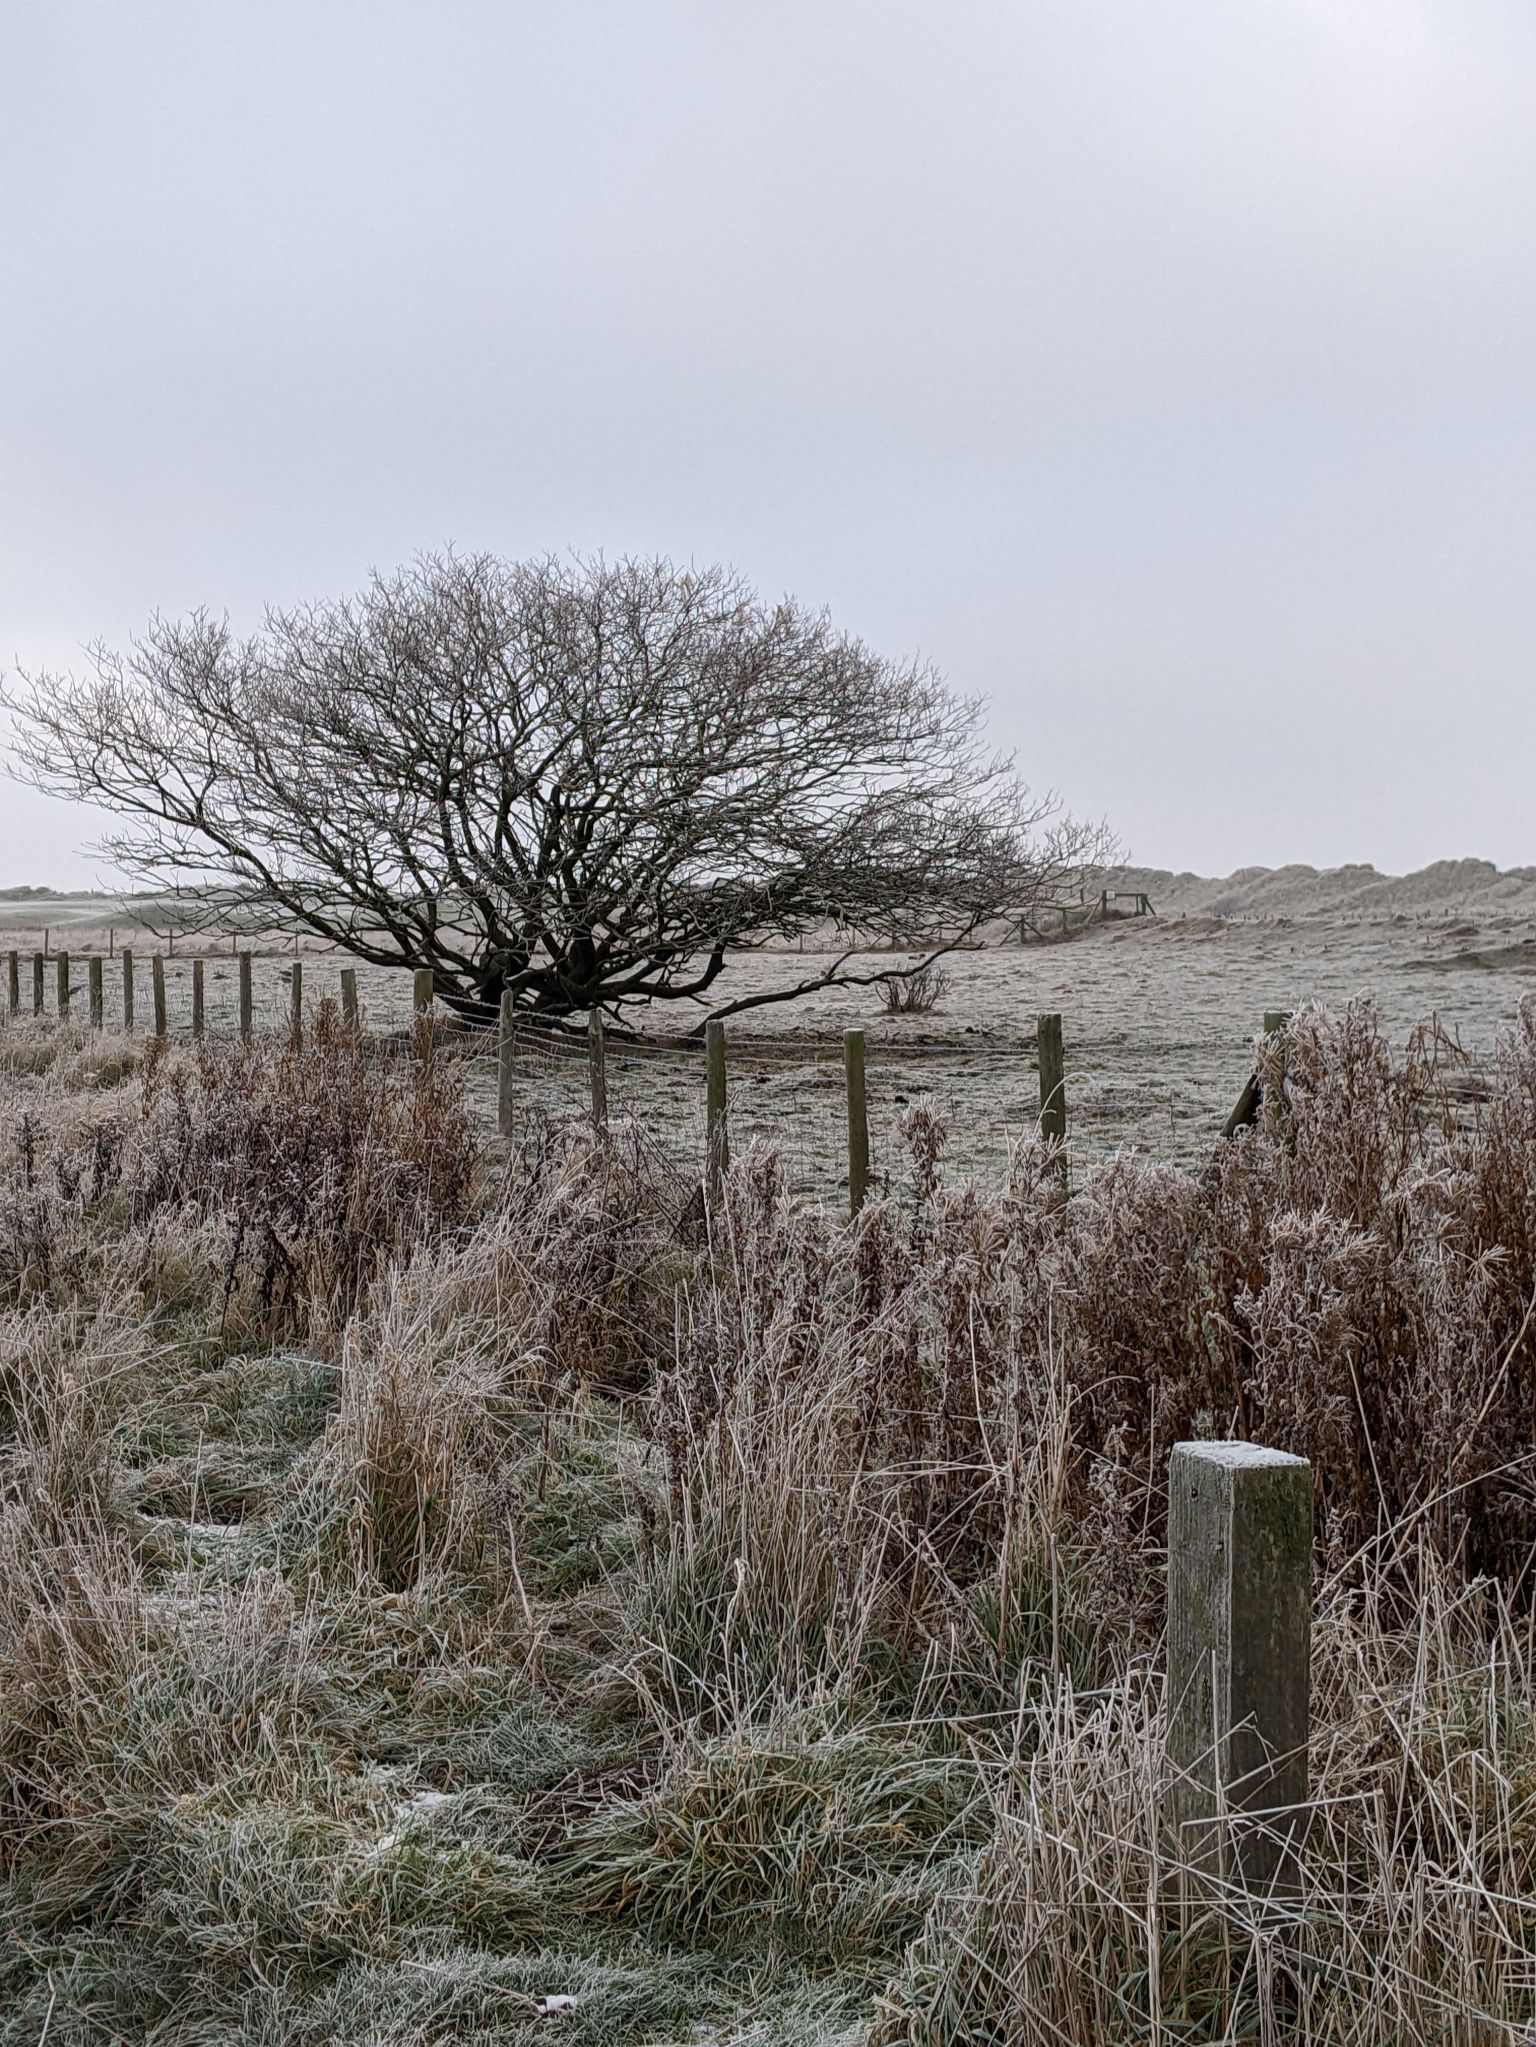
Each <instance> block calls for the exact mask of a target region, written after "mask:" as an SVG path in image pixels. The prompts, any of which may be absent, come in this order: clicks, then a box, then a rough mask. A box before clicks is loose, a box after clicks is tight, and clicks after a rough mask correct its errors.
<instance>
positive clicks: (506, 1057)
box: [496, 988, 517, 1137]
mask: <svg viewBox="0 0 1536 2047" xmlns="http://www.w3.org/2000/svg"><path fill="white" fill-rule="evenodd" d="M516 1051H517V1010H516V1008H515V1007H514V1004H513V1000H512V990H511V989H510V988H503V990H502V991H501V1022H500V1028H499V1029H498V1031H497V1034H496V1127H497V1129H498V1130H499V1131H500V1132H501V1134H502V1136H503V1137H510V1136H511V1135H512V1108H513V1096H512V1062H513V1059H514V1057H515V1055H516Z"/></svg>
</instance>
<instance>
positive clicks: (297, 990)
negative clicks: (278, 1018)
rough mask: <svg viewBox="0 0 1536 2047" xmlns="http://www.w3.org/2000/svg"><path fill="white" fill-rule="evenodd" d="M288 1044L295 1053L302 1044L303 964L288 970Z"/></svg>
mask: <svg viewBox="0 0 1536 2047" xmlns="http://www.w3.org/2000/svg"><path fill="white" fill-rule="evenodd" d="M288 1042H289V1043H290V1044H291V1045H292V1046H293V1048H294V1050H295V1051H297V1050H298V1048H299V1046H300V1045H302V1044H303V1042H304V962H303V961H302V960H295V961H294V963H293V965H292V966H291V967H290V968H289V969H288Z"/></svg>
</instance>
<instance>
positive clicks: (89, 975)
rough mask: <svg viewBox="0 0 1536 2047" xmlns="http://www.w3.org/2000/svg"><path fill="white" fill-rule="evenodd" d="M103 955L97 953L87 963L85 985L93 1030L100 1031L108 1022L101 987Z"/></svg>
mask: <svg viewBox="0 0 1536 2047" xmlns="http://www.w3.org/2000/svg"><path fill="white" fill-rule="evenodd" d="M101 975H102V965H101V954H100V953H95V954H93V955H92V957H91V958H90V959H89V960H87V961H86V965H85V985H86V990H87V1000H88V1002H89V1006H90V1013H91V1029H92V1030H93V1031H99V1030H100V1029H101V1027H102V1025H103V1024H104V1023H105V1022H106V1017H107V1005H106V1000H105V997H104V995H103V993H102V986H101Z"/></svg>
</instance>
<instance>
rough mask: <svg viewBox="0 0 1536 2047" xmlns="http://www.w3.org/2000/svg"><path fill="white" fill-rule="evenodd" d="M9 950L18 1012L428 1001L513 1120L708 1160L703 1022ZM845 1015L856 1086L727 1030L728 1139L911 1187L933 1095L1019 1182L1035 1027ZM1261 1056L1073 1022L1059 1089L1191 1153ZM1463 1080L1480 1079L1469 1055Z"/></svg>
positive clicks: (1141, 1133)
mask: <svg viewBox="0 0 1536 2047" xmlns="http://www.w3.org/2000/svg"><path fill="white" fill-rule="evenodd" d="M5 967H6V974H7V980H8V988H7V991H6V995H5V999H4V1002H3V1005H0V1007H3V1011H4V1013H5V1014H6V1015H7V1016H9V1017H11V1018H18V1019H20V1020H22V1021H25V1020H26V1019H27V1018H29V1017H31V1016H34V1015H36V1016H40V1017H43V1018H46V1019H61V1020H67V1021H68V1022H69V1023H71V1024H73V1025H78V1026H84V1027H87V1028H91V1029H101V1030H103V1031H107V1032H114V1031H122V1030H124V1029H129V1028H131V1029H133V1030H134V1031H135V1032H137V1033H139V1034H149V1033H152V1032H163V1034H164V1035H165V1036H167V1037H168V1038H171V1039H174V1040H179V1041H187V1040H195V1039H197V1038H199V1037H200V1038H203V1039H209V1040H230V1039H233V1038H235V1037H237V1036H238V1035H240V1034H242V1033H247V1032H248V1033H249V1034H250V1035H253V1036H255V1035H260V1036H266V1037H271V1036H274V1035H289V1036H291V1035H292V1033H293V1031H294V1027H295V1022H296V1021H297V1024H298V1027H299V1029H300V1031H301V1032H302V1031H303V1030H305V1029H307V1028H309V1027H311V1025H312V1022H313V1018H314V1015H315V1012H316V1010H317V1008H318V1006H319V1004H320V1003H321V1002H323V1001H326V1000H329V1001H331V1002H332V1003H334V1004H335V1005H336V1008H337V1011H338V1013H339V1014H341V1015H342V1016H343V1019H344V1020H345V1021H346V1022H347V1023H348V1024H349V1025H351V1026H352V1027H354V1028H356V1029H357V1031H358V1033H359V1035H360V1038H361V1040H362V1041H363V1042H364V1043H365V1044H366V1045H367V1046H368V1048H369V1050H370V1052H371V1054H373V1055H374V1056H378V1057H381V1058H409V1057H411V1056H413V1048H414V1044H415V1040H414V1037H413V1029H414V1027H415V1026H416V1024H417V1022H418V1018H419V1016H420V1014H421V1013H422V1012H424V1011H425V1012H429V1013H430V1014H431V1015H432V1017H433V1020H434V1027H435V1028H434V1036H433V1043H434V1045H435V1047H436V1048H437V1050H438V1051H439V1053H440V1054H441V1056H444V1057H453V1058H455V1059H457V1060H462V1061H463V1062H464V1068H465V1082H466V1089H467V1092H468V1095H469V1097H470V1100H471V1102H472V1105H473V1106H474V1108H475V1110H476V1112H477V1114H478V1115H479V1117H480V1119H481V1120H482V1122H484V1123H485V1124H486V1125H488V1126H489V1127H491V1128H494V1129H498V1130H499V1131H500V1132H501V1134H502V1135H503V1136H504V1137H507V1138H515V1137H516V1136H517V1135H518V1133H519V1132H520V1131H524V1130H527V1129H529V1128H530V1127H533V1126H536V1125H537V1126H541V1127H547V1126H549V1125H562V1124H575V1123H578V1122H581V1123H591V1122H593V1121H599V1122H606V1123H607V1124H608V1125H609V1126H610V1128H614V1129H624V1130H626V1131H628V1132H630V1133H639V1134H641V1135H643V1136H644V1137H645V1138H646V1140H647V1141H651V1140H654V1141H655V1142H656V1143H658V1144H660V1145H661V1146H663V1147H664V1148H665V1150H666V1151H667V1153H668V1154H669V1156H670V1157H671V1158H672V1159H674V1160H675V1161H676V1162H677V1163H678V1164H679V1165H680V1166H681V1167H683V1168H684V1169H685V1170H686V1171H688V1172H689V1173H696V1174H699V1175H701V1176H702V1175H704V1174H706V1173H707V1172H708V1171H709V1167H710V1157H711V1152H710V1127H711V1126H710V1110H709V1105H708V1075H707V1067H708V1061H707V1057H706V1051H705V1046H704V1045H703V1043H701V1042H700V1041H699V1040H698V1039H696V1038H688V1037H683V1036H670V1037H664V1036H661V1035H644V1034H637V1033H635V1032H633V1031H630V1030H628V1029H624V1028H621V1027H619V1026H616V1025H611V1024H610V1025H608V1026H607V1027H606V1029H603V1030H601V1031H600V1032H599V1033H598V1034H597V1037H596V1040H595V1042H594V1037H593V1035H592V1034H591V1033H589V1031H587V1030H586V1029H584V1028H582V1027H580V1026H577V1025H575V1024H571V1023H566V1024H561V1023H559V1022H543V1023H537V1024H536V1023H534V1022H533V1021H532V1020H531V1019H527V1018H518V1019H515V1020H514V1023H513V1026H512V1028H510V1029H507V1028H506V1027H505V1026H504V1025H503V1020H502V1017H501V1013H500V1010H499V1008H497V1007H496V1006H494V1005H491V1004H484V1003H480V1004H477V1003H473V1002H465V1001H463V1000H462V999H458V998H456V999H455V1000H454V1002H453V1005H452V1007H451V1008H449V1007H446V1006H443V1005H441V1004H437V1003H434V1000H433V993H432V988H431V978H430V976H429V975H423V974H417V975H415V976H414V977H413V976H412V975H411V974H410V973H409V972H408V971H401V970H398V969H397V970H393V971H391V970H389V969H382V968H379V969H373V968H359V967H356V966H352V965H348V966H341V965H340V962H339V961H337V960H336V959H335V958H334V956H332V957H329V958H328V957H327V956H325V955H317V954H313V953H309V954H305V955H302V956H301V957H299V958H297V959H295V958H292V957H284V956H271V955H268V956H253V955H251V954H244V955H237V956H236V955H229V954H223V955H219V956H217V957H214V956H207V957H203V958H196V957H188V956H186V955H170V954H158V955H157V954H153V953H132V952H130V953H129V954H127V955H126V956H125V955H124V954H123V953H122V952H117V953H116V954H115V955H114V956H111V957H105V956H103V955H101V954H95V955H76V956H74V957H71V956H70V955H69V954H67V953H54V954H50V955H44V954H42V953H33V954H20V953H16V952H12V953H9V954H8V955H6V956H5ZM338 968H339V972H338ZM1058 1022H1059V1020H1058ZM1069 1023H1070V1019H1069ZM851 1035H852V1036H854V1037H857V1038H858V1040H859V1046H860V1062H859V1063H860V1085H859V1087H858V1088H857V1090H855V1088H854V1086H853V1083H852V1081H851V1079H850V1075H849V1071H848V1064H847V1049H846V1042H845V1038H844V1036H843V1035H841V1034H836V1033H832V1032H828V1033H825V1034H822V1035H814V1034H811V1033H802V1034H800V1035H796V1036H792V1037H780V1038H775V1037H770V1036H768V1035H766V1034H764V1033H763V1032H762V1031H761V1029H757V1030H754V1029H752V1028H750V1027H749V1028H738V1029H735V1030H732V1031H731V1032H730V1033H729V1040H728V1043H725V1042H724V1041H722V1045H723V1051H724V1090H723V1098H722V1099H723V1118H722V1119H721V1129H722V1131H723V1133H724V1135H725V1138H726V1140H727V1141H728V1144H729V1147H730V1149H731V1151H732V1152H733V1153H734V1154H736V1155H739V1154H740V1153H741V1152H742V1151H744V1150H745V1149H746V1148H747V1146H748V1145H749V1144H751V1143H752V1142H753V1141H754V1140H762V1141H763V1142H765V1143H767V1144H770V1145H771V1146H772V1147H773V1148H774V1149H775V1150H776V1151H777V1153H778V1154H779V1157H780V1159H781V1160H782V1162H783V1165H784V1168H785V1172H786V1176H787V1179H788V1182H789V1185H790V1187H791V1189H792V1190H793V1191H794V1192H795V1193H796V1194H797V1195H799V1196H801V1197H803V1198H806V1199H809V1200H814V1201H819V1202H824V1203H827V1204H828V1205H831V1206H844V1207H846V1206H849V1205H853V1204H854V1200H855V1188H854V1186H853V1185H852V1184H851V1177H850V1175H851V1170H852V1173H853V1174H854V1175H855V1176H856V1177H859V1178H861V1179H862V1180H863V1184H864V1185H865V1186H866V1187H867V1189H868V1191H869V1192H870V1193H872V1194H874V1195H881V1194H894V1195H901V1194H903V1193H905V1192H906V1191H907V1190H909V1189H910V1187H911V1185H912V1172H913V1168H912V1161H911V1155H910V1151H909V1147H908V1144H907V1141H906V1138H905V1136H904V1134H903V1128H902V1123H903V1118H904V1116H905V1115H906V1114H907V1112H908V1111H909V1110H911V1109H913V1108H915V1107H916V1106H917V1105H918V1104H920V1103H921V1104H925V1105H927V1106H928V1107H929V1108H930V1109H931V1110H932V1112H933V1113H934V1114H936V1116H937V1118H938V1120H939V1121H940V1123H941V1124H942V1125H943V1127H944V1129H945V1131H946V1142H945V1147H944V1153H943V1164H944V1170H945V1174H946V1177H948V1178H950V1179H951V1180H952V1181H956V1182H964V1181H970V1182H971V1183H973V1184H974V1185H975V1186H976V1187H977V1189H978V1190H979V1191H982V1192H995V1191H997V1190H999V1189H1000V1188H1002V1187H1003V1186H1004V1185H1005V1184H1006V1182H1007V1179H1008V1175H1009V1171H1010V1166H1011V1162H1012V1159H1013V1156H1014V1152H1015V1149H1016V1147H1017V1145H1018V1144H1019V1142H1020V1141H1021V1139H1024V1138H1026V1137H1029V1136H1032V1135H1034V1134H1036V1133H1037V1132H1038V1131H1039V1130H1040V1128H1041V1107H1042V1100H1043V1090H1042V1085H1041V1073H1040V1060H1039V1053H1038V1046H1037V1043H1036V1042H1035V1041H1032V1040H1031V1039H1030V1038H1028V1037H1026V1036H1025V1035H1024V1034H1023V1033H1022V1032H1021V1033H1019V1034H1018V1036H1016V1037H1014V1038H1012V1039H1010V1040H1009V1041H1008V1042H1007V1043H1006V1044H999V1043H998V1042H997V1041H996V1040H995V1039H988V1038H987V1037H985V1036H984V1035H979V1036H976V1037H975V1038H974V1039H973V1038H971V1036H970V1035H969V1034H967V1033H962V1034H961V1035H959V1036H958V1037H956V1038H954V1039H950V1040H946V1041H944V1042H934V1041H933V1040H931V1039H928V1040H924V1041H921V1042H917V1043H914V1042H911V1041H905V1042H903V1041H901V1040H899V1039H894V1038H892V1037H890V1036H882V1037H880V1038H878V1039H876V1040H875V1041H873V1042H871V1043H870V1044H869V1045H868V1047H867V1048H865V1046H864V1039H863V1033H862V1032H855V1033H852V1034H851ZM1250 1066H1251V1054H1250V1048H1249V1047H1248V1046H1246V1045H1243V1044H1241V1043H1236V1044H1234V1043H1233V1041H1232V1039H1231V1038H1230V1037H1222V1038H1218V1037H1215V1036H1208V1035H1193V1036H1190V1037H1189V1038H1187V1039H1184V1040H1181V1041H1180V1042H1179V1043H1177V1044H1174V1043H1171V1042H1170V1043H1162V1042H1153V1041H1152V1040H1151V1039H1150V1038H1147V1039H1143V1038H1142V1037H1140V1036H1135V1037H1132V1036H1128V1035H1123V1034H1121V1033H1119V1032H1117V1033H1116V1034H1115V1035H1114V1036H1113V1037H1112V1038H1108V1037H1105V1038H1102V1039H1101V1041H1100V1042H1096V1043H1095V1042H1087V1043H1082V1044H1075V1043H1073V1042H1072V1041H1071V1037H1070V1031H1069V1035H1068V1045H1067V1069H1066V1075H1065V1089H1064V1092H1065V1105H1066V1108H1067V1110H1068V1112H1069V1117H1070V1145H1071V1153H1072V1157H1073V1158H1074V1159H1075V1160H1078V1161H1080V1162H1082V1163H1084V1164H1092V1163H1096V1162H1098V1161H1100V1160H1102V1159H1104V1158H1107V1157H1109V1156H1111V1155H1113V1154H1114V1153H1115V1152H1117V1151H1122V1150H1124V1149H1126V1148H1128V1147H1134V1148H1136V1149H1138V1150H1142V1151H1148V1152H1152V1153H1154V1154H1157V1155H1160V1156H1163V1157H1168V1158H1171V1159H1173V1160H1176V1161H1177V1162H1179V1163H1181V1164H1190V1163H1193V1162H1194V1161H1195V1160H1197V1159H1199V1158H1201V1157H1202V1156H1208V1155H1209V1149H1210V1145H1211V1143H1212V1141H1213V1139H1214V1138H1215V1136H1216V1134H1217V1133H1218V1131H1219V1130H1220V1129H1221V1127H1222V1122H1223V1119H1224V1118H1225V1117H1227V1115H1228V1112H1229V1111H1230V1110H1231V1107H1232V1103H1233V1101H1234V1099H1235V1098H1236V1097H1237V1092H1238V1089H1239V1088H1240V1087H1241V1086H1242V1084H1243V1082H1244V1080H1245V1079H1246V1077H1247V1075H1248V1072H1249V1070H1250ZM1197 1079H1198V1085H1197V1084H1196V1081H1197ZM1466 1081H1467V1086H1468V1089H1469V1090H1470V1091H1473V1092H1475V1089H1476V1087H1477V1085H1478V1080H1477V1075H1476V1073H1475V1072H1471V1071H1469V1073H1468V1074H1467V1077H1466ZM1470 1098H1471V1095H1470V1094H1469V1099H1470ZM860 1104H862V1110H860V1106H859V1105H860ZM857 1128H862V1132H863V1136H862V1154H860V1145H859V1141H858V1140H857V1138H856V1135H855V1132H856V1129H857ZM851 1156H862V1158H867V1177H864V1173H863V1168H862V1165H857V1166H854V1167H853V1168H852V1169H851V1167H850V1158H851Z"/></svg>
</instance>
